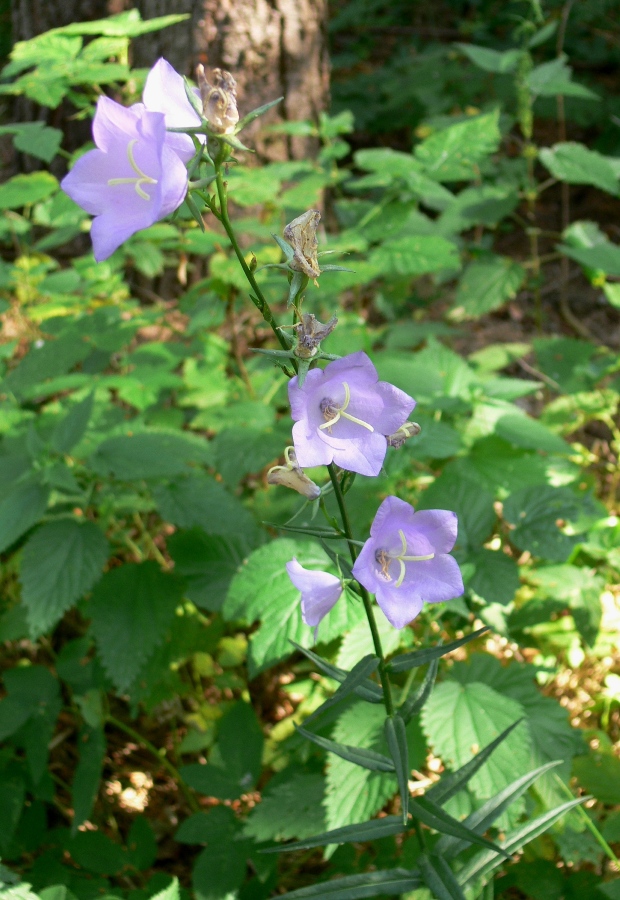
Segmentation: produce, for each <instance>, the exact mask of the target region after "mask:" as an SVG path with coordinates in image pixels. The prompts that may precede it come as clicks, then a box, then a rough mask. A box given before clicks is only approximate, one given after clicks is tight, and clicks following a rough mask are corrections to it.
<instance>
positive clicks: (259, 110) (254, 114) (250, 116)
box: [235, 97, 284, 134]
mask: <svg viewBox="0 0 620 900" xmlns="http://www.w3.org/2000/svg"><path fill="white" fill-rule="evenodd" d="M283 100H284V97H278V99H277V100H271V101H270V102H269V103H263V105H262V106H257V107H256V109H252V110H250V112H249V113H247V114H246V115H245V116H244V117H243V118H242V119H239V121H238V122H237V124H236V125H235V134H239V132H240V131H241V130H242V129H243V128H245V127H246V125H249V124H250V122H253V121H254V119H258V117H259V116H262V115H263V113H266V112H267V110H269V109H272V108H273V107H274V106H277V105H278V103H282V101H283Z"/></svg>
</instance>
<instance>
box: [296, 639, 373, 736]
mask: <svg viewBox="0 0 620 900" xmlns="http://www.w3.org/2000/svg"><path fill="white" fill-rule="evenodd" d="M291 644H292V645H293V647H295V649H296V650H299V652H300V653H303V655H304V656H306V657H307V658H308V659H309V660H310V661H311V662H313V663H314V665H315V666H316V667H317V669H319V670H320V671H321V672H323V674H324V675H327V677H328V678H333V679H334V681H340V682H343V681H344V680H345V678H346V677H347V675H348V674H349V673H348V672H347V671H346V669H340V668H338V666H334V665H332V664H331V663H328V662H327V660H325V659H322V658H321V657H320V656H319V655H318V654H317V653H314V652H313V651H312V650H308V649H306V647H302V646H301V644H297V643H296V642H295V641H291ZM353 693H354V694H356V695H357V696H358V697H361V699H362V700H367V701H368V702H369V703H383V691H382V690H381V688H380V687H379V685H378V684H374V682H372V681H370V680H369V679H367V680H366V681H365V682H363V683H362V684H360V685H358V686H357V687H356V688H355V690H354V691H353ZM306 721H307V720H306Z"/></svg>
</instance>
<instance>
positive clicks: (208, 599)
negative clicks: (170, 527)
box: [168, 528, 247, 612]
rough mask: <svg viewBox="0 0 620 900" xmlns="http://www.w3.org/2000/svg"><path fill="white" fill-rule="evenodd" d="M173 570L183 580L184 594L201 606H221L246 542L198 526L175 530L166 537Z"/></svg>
mask: <svg viewBox="0 0 620 900" xmlns="http://www.w3.org/2000/svg"><path fill="white" fill-rule="evenodd" d="M168 551H169V552H170V555H171V556H172V558H173V559H174V563H175V571H176V572H178V574H179V575H183V577H184V578H185V579H186V581H187V590H186V594H187V596H188V597H189V599H190V600H192V602H194V603H195V604H196V606H199V607H200V608H201V609H206V610H209V611H210V612H217V611H218V610H220V609H221V607H222V604H223V602H224V600H225V599H226V594H227V592H228V588H229V586H230V582H231V581H232V579H233V577H234V575H235V574H236V572H237V570H238V569H239V566H240V565H241V563H242V562H243V558H244V555H245V553H246V552H247V542H246V541H244V540H243V538H242V537H237V536H234V535H232V534H230V535H227V536H226V537H222V536H220V535H217V534H205V533H204V531H203V530H202V529H201V528H192V529H191V531H177V532H176V533H175V534H173V535H172V536H171V537H170V539H169V540H168Z"/></svg>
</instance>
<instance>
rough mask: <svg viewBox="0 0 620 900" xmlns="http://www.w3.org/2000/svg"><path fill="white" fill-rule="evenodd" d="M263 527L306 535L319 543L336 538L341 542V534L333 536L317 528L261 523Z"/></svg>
mask: <svg viewBox="0 0 620 900" xmlns="http://www.w3.org/2000/svg"><path fill="white" fill-rule="evenodd" d="M308 502H310V503H312V502H314V501H312V500H310V501H308ZM263 525H266V526H267V527H268V528H277V529H278V530H279V531H290V532H292V533H293V534H306V535H309V536H310V537H315V538H318V539H319V540H321V541H322V540H328V541H332V540H335V539H336V538H340V540H342V535H341V534H335V533H334V532H332V531H321V530H320V529H319V528H317V529H312V528H304V527H303V526H302V525H279V524H278V523H277V522H263Z"/></svg>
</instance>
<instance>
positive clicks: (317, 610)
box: [286, 559, 342, 634]
mask: <svg viewBox="0 0 620 900" xmlns="http://www.w3.org/2000/svg"><path fill="white" fill-rule="evenodd" d="M286 571H287V572H288V577H289V578H290V579H291V581H292V582H293V584H294V585H295V587H296V588H297V590H298V591H301V617H302V619H303V620H304V622H305V624H306V625H310V626H312V627H313V628H316V627H317V626H318V624H319V622H320V621H321V619H323V618H324V617H325V616H326V615H327V613H328V612H329V611H330V610H331V609H332V607H333V606H334V605H335V604H336V603H337V602H338V600H339V599H340V595H341V594H342V582H341V580H340V579H339V578H336V576H335V575H329V574H328V573H327V572H314V571H312V570H311V569H304V567H303V566H302V565H301V564H300V563H298V562H297V560H296V559H292V560H291V561H290V562H287V564H286ZM315 634H316V632H315Z"/></svg>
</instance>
